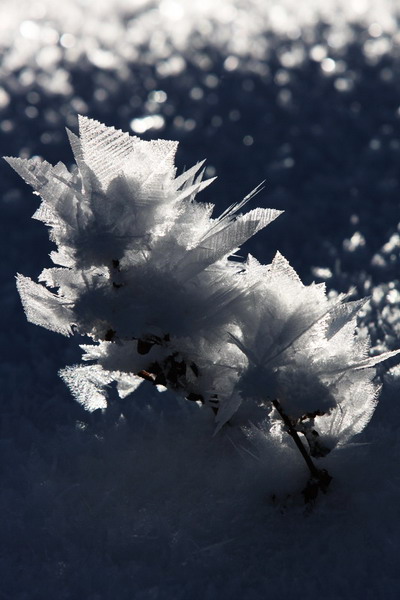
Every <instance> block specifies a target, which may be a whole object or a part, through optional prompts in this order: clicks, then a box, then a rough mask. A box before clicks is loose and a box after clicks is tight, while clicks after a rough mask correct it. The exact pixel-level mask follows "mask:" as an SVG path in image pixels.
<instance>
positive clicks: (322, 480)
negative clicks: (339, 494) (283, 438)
mask: <svg viewBox="0 0 400 600" xmlns="http://www.w3.org/2000/svg"><path fill="white" fill-rule="evenodd" d="M272 404H273V405H274V407H275V408H276V410H277V411H278V413H279V415H280V417H281V419H282V421H283V422H284V423H285V425H286V429H287V432H288V434H289V435H290V436H291V437H292V438H293V441H294V443H295V444H296V446H297V448H298V449H299V451H300V454H301V455H302V457H303V459H304V461H305V463H306V465H307V467H308V469H309V471H310V473H311V479H310V480H309V481H308V483H307V486H306V488H305V489H304V490H303V492H302V493H303V495H304V499H305V502H306V503H310V502H313V501H314V500H315V498H316V496H317V494H318V491H319V490H321V491H322V492H324V493H325V492H326V491H327V489H328V486H329V484H330V482H331V481H332V477H331V476H330V475H329V473H328V471H327V470H326V469H317V467H316V466H315V465H314V463H313V461H312V458H311V456H310V455H309V454H308V452H307V450H306V448H305V447H304V445H303V443H302V441H301V439H300V437H299V434H298V432H297V431H296V429H295V427H294V425H293V423H292V421H291V420H290V418H289V417H288V416H287V414H286V413H285V411H284V410H283V408H282V406H281V405H280V403H279V401H278V400H277V399H274V400H272Z"/></svg>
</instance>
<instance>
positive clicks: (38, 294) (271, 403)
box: [6, 117, 398, 456]
mask: <svg viewBox="0 0 400 600" xmlns="http://www.w3.org/2000/svg"><path fill="white" fill-rule="evenodd" d="M68 136H69V140H70V143H71V147H72V151H73V154H74V157H75V161H76V165H77V170H75V171H74V172H73V173H69V171H68V170H67V169H66V167H65V166H64V165H63V164H62V163H59V164H57V165H56V166H54V167H53V166H52V165H50V164H49V163H48V162H46V161H44V160H40V159H37V158H34V159H30V160H26V159H19V158H7V159H6V160H7V161H8V163H9V164H10V165H11V166H12V167H13V168H14V169H15V170H16V171H17V173H18V174H19V175H20V176H21V177H22V178H23V179H24V180H25V181H26V182H27V183H29V184H30V185H31V186H32V187H33V189H34V190H35V191H36V193H37V194H39V195H40V196H41V198H42V203H41V205H40V207H39V208H38V210H37V211H36V213H35V215H34V217H35V218H36V219H39V220H41V221H43V222H44V223H45V224H46V225H47V226H48V227H49V228H50V238H51V240H52V241H53V242H55V244H56V245H57V250H56V251H55V252H52V253H51V255H50V257H51V259H52V261H53V263H54V264H55V265H57V266H56V267H53V268H46V269H44V270H43V272H42V273H41V275H40V277H39V282H40V283H35V282H33V281H32V280H31V279H29V278H28V277H24V276H23V275H18V278H17V286H18V290H19V293H20V296H21V300H22V304H23V306H24V309H25V312H26V315H27V318H28V320H29V321H31V322H32V323H35V324H37V325H41V326H43V327H46V328H48V329H51V330H52V331H56V332H58V333H62V334H64V335H70V334H71V333H72V331H76V332H78V333H80V334H82V335H86V336H89V337H90V338H91V339H92V342H93V343H92V345H88V344H86V345H84V346H82V349H83V351H84V356H83V360H85V361H87V362H89V363H90V364H89V365H85V366H82V365H76V366H73V367H67V368H66V369H64V370H63V371H62V372H61V376H62V378H63V379H64V381H65V382H66V383H67V385H68V386H69V388H70V389H71V392H72V394H73V395H74V396H75V397H76V398H77V400H78V401H79V402H81V403H82V404H83V405H84V406H85V407H86V408H87V409H88V410H96V409H98V408H102V409H103V408H105V407H106V406H107V391H108V387H109V386H110V384H112V383H115V384H116V389H117V391H118V393H119V395H120V396H121V397H125V396H127V395H129V393H131V392H132V391H134V390H135V389H136V388H137V386H138V385H139V383H140V382H141V381H143V380H144V379H146V380H148V381H151V382H152V383H154V384H155V385H162V386H164V387H168V388H170V389H172V390H174V391H175V392H176V393H179V394H181V395H183V396H185V397H186V398H188V399H190V400H195V401H197V402H200V403H202V404H206V405H209V406H210V407H211V408H212V409H213V411H214V413H216V423H217V430H219V429H221V428H222V427H223V426H224V424H225V423H226V422H227V421H230V420H232V419H233V418H235V414H236V413H237V412H238V411H239V412H240V411H241V410H245V412H246V411H247V414H251V410H250V413H249V406H253V407H254V408H255V409H256V414H257V415H259V414H260V410H259V409H260V408H265V407H267V408H268V410H267V412H266V413H265V414H266V415H268V414H269V419H270V422H271V424H272V425H271V427H270V428H269V431H270V433H269V435H271V436H273V435H276V432H277V431H278V430H279V426H278V425H277V422H278V423H280V427H281V428H282V427H283V426H284V422H286V423H290V431H292V434H293V436H295V437H296V439H297V438H298V435H299V434H301V435H303V436H304V437H305V438H306V439H307V440H308V441H309V442H310V453H311V455H314V456H322V455H323V454H324V453H326V452H327V451H328V450H329V449H332V448H333V447H334V446H335V445H341V444H343V443H345V442H346V441H347V440H348V439H350V438H351V437H352V436H353V435H355V434H356V433H359V432H360V431H361V430H362V429H363V427H365V425H366V424H367V422H368V420H369V419H370V417H371V415H372V413H373V411H374V408H375V405H376V398H377V394H378V391H379V385H378V384H377V383H375V381H374V377H375V368H374V367H375V365H376V364H377V363H379V362H381V361H382V360H386V359H387V358H390V357H393V356H395V355H396V354H397V353H398V351H393V352H389V353H386V354H383V355H381V356H378V357H369V356H368V351H369V347H370V343H369V340H368V338H364V339H360V338H359V337H358V336H357V335H355V329H356V317H357V313H358V311H359V310H360V309H361V307H362V306H363V304H364V302H365V300H357V301H355V302H347V298H346V297H345V296H339V297H337V298H336V299H335V300H334V301H331V300H329V299H328V297H327V295H326V291H325V286H324V285H320V284H318V285H315V284H312V285H309V286H305V285H303V283H302V282H301V280H300V278H299V277H298V275H297V273H296V272H295V270H294V269H293V268H292V267H291V266H290V264H289V263H288V261H287V260H286V259H285V258H284V257H283V256H282V255H281V254H280V253H279V252H277V254H276V256H275V258H274V259H273V261H272V263H271V264H270V265H261V264H260V263H259V262H258V261H257V260H256V259H255V258H253V257H251V256H249V257H248V258H247V259H246V260H245V261H239V260H237V257H236V256H235V257H234V256H233V254H234V253H235V252H236V251H237V249H238V248H239V247H240V246H241V244H243V243H244V242H245V241H246V240H248V239H249V238H251V237H252V236H253V235H254V234H256V233H257V232H259V231H260V230H261V229H263V228H264V227H266V226H267V225H268V224H270V223H271V222H272V221H273V220H274V219H276V218H277V217H278V216H279V215H280V211H279V210H274V209H262V208H254V209H252V210H250V211H249V212H247V213H245V214H242V213H241V211H242V209H243V208H244V207H245V205H246V204H247V203H248V202H249V201H250V200H251V198H253V196H254V195H255V194H256V193H257V192H258V191H259V188H256V189H255V190H254V191H253V192H251V193H250V194H249V195H248V196H247V197H246V198H244V199H243V200H242V201H240V202H237V203H232V204H231V205H230V206H229V208H228V209H226V210H225V211H224V212H223V213H222V214H221V215H220V217H217V218H213V217H212V211H213V208H214V206H213V205H211V204H205V203H201V202H197V199H196V198H197V194H198V193H199V192H201V191H202V190H203V189H204V188H205V187H206V186H208V185H209V184H210V183H211V182H212V181H213V180H212V179H208V180H203V175H204V170H203V163H202V162H200V163H197V164H196V165H194V166H193V167H191V168H189V169H188V170H187V171H185V172H184V173H182V174H181V175H178V176H177V175H176V169H175V165H174V158H175V153H176V150H177V143H176V142H173V141H167V140H154V141H143V140H141V139H140V138H138V137H133V136H130V135H129V134H127V133H124V132H122V131H118V130H116V129H114V128H113V127H107V126H106V125H103V124H102V123H99V122H98V121H94V120H92V119H88V118H86V117H80V118H79V136H77V135H75V134H73V133H71V132H68ZM233 258H235V260H233ZM48 288H50V289H48ZM243 405H245V407H243ZM273 407H278V408H276V410H275V412H274V410H273ZM278 409H279V410H278ZM282 415H283V417H284V422H283V421H280V420H279V418H281V417H282ZM274 432H275V433H274ZM317 434H318V435H319V438H318V439H319V440H320V442H318V444H317V442H316V441H315V436H316V435H317ZM313 436H314V437H313Z"/></svg>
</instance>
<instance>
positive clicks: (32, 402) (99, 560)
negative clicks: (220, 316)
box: [0, 0, 400, 600]
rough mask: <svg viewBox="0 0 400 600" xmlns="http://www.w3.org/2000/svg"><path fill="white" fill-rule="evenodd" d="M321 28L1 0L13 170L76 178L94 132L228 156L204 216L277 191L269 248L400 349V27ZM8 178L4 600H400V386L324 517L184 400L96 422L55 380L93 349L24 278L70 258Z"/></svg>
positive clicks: (355, 19) (393, 22) (291, 470)
mask: <svg viewBox="0 0 400 600" xmlns="http://www.w3.org/2000/svg"><path fill="white" fill-rule="evenodd" d="M319 6H320V3H318V2H311V1H307V2H303V3H301V4H300V3H298V2H290V1H289V0H286V1H285V2H279V3H278V2H272V1H270V2H254V1H253V2H250V1H244V0H243V1H242V2H240V1H239V0H237V1H227V0H226V1H224V2H220V3H218V6H216V3H215V2H213V3H211V2H210V3H209V2H204V1H202V2H192V3H189V2H183V1H179V0H175V1H174V2H172V0H170V1H165V0H163V1H162V2H158V3H157V2H156V3H153V2H133V1H132V0H118V1H116V2H114V3H110V2H100V1H97V2H93V3H92V2H78V1H76V2H75V1H72V0H71V1H70V2H66V3H64V4H63V5H62V8H60V7H59V6H57V9H55V3H53V2H50V0H49V1H37V2H24V1H19V2H18V3H15V2H8V1H6V0H3V2H2V3H1V6H0V23H1V25H0V27H1V29H2V34H1V36H0V39H1V42H0V44H1V49H0V51H1V54H2V63H1V66H0V130H1V134H2V135H1V137H0V145H1V154H2V155H11V156H17V155H18V154H19V155H20V156H22V157H28V156H31V155H34V154H38V155H42V156H45V157H46V158H49V157H50V156H51V157H52V159H51V162H52V163H56V162H57V161H58V160H63V161H65V162H68V161H69V160H70V153H69V149H68V146H67V144H66V142H65V135H64V131H63V127H64V126H66V125H67V126H68V127H72V128H75V127H76V113H78V112H81V113H84V114H87V115H88V116H90V117H93V118H97V119H99V120H101V121H103V122H106V123H107V124H109V125H114V126H115V127H118V128H121V129H123V130H128V129H129V128H131V130H132V131H133V132H134V133H137V134H140V135H144V137H147V139H152V138H155V137H163V138H167V139H172V140H174V139H178V140H179V141H180V151H179V155H178V162H180V166H181V167H183V166H184V165H192V164H194V163H195V162H196V161H197V160H198V159H201V158H207V164H208V165H209V167H208V175H209V176H213V175H215V174H217V175H218V180H217V182H216V183H215V184H213V186H212V188H209V189H208V190H206V191H204V192H203V196H204V200H205V201H210V202H214V203H216V204H217V206H218V208H219V209H220V210H221V211H222V210H223V209H224V208H226V207H227V206H228V205H230V204H231V203H232V202H233V201H239V200H240V199H241V198H242V197H243V196H245V195H246V193H248V192H249V191H250V190H251V189H253V188H254V187H255V185H257V184H258V183H259V182H260V181H262V180H264V179H266V180H267V184H266V189H265V191H264V192H263V197H262V200H263V202H265V206H274V207H275V208H277V209H284V210H285V215H284V216H282V217H281V218H280V219H279V221H277V222H276V224H274V226H273V228H272V227H269V228H268V230H267V231H266V233H265V236H263V235H259V237H258V238H257V239H255V240H254V242H253V243H252V244H251V245H250V246H249V250H250V251H251V252H252V254H254V255H255V256H257V258H259V259H261V260H262V261H263V262H267V261H270V260H271V259H272V256H273V254H274V253H275V251H276V250H277V249H279V250H280V251H281V252H282V253H283V254H284V255H285V256H286V257H287V258H288V259H289V261H290V263H291V264H293V266H294V267H295V269H296V271H298V272H299V274H300V276H301V277H302V279H303V280H305V281H308V282H309V281H312V280H313V279H316V280H317V281H321V280H325V281H326V282H327V285H328V288H330V289H331V290H337V291H347V290H348V289H349V287H350V286H352V285H354V286H356V289H357V293H358V294H359V295H360V296H363V295H365V294H371V296H372V299H371V303H370V305H368V306H367V307H366V308H365V309H364V315H363V317H362V321H361V327H362V328H365V329H368V330H369V332H370V334H371V336H372V339H373V343H374V345H375V350H374V352H378V350H379V351H382V350H392V349H395V348H397V347H399V323H400V312H399V309H400V293H399V282H398V268H399V235H398V227H397V224H398V222H399V204H398V197H399V195H398V194H399V177H398V173H399V161H400V144H399V141H398V140H399V129H400V121H399V114H400V113H399V110H398V109H399V106H400V90H399V79H398V72H399V66H400V62H399V34H398V30H397V27H398V26H397V15H396V11H395V9H394V8H393V6H394V4H393V2H389V1H388V2H382V1H379V0H375V1H374V0H370V1H369V2H367V1H360V0H358V1H356V0H353V1H351V2H350V1H348V2H339V1H337V2H333V1H332V2H325V3H324V14H323V15H317V10H318V9H319ZM340 6H341V7H342V8H341V10H339V7H340ZM1 169H2V181H1V186H2V194H1V201H2V205H3V206H2V221H1V224H0V228H1V239H2V247H3V252H2V255H1V259H0V260H1V263H0V272H1V302H2V310H1V320H2V325H1V333H0V335H1V347H2V361H1V365H0V372H1V381H2V386H1V404H2V410H1V439H0V448H1V456H2V460H1V466H0V469H1V482H2V483H1V494H0V507H1V513H0V514H1V515H2V519H1V524H0V528H1V532H0V539H1V554H0V561H1V562H0V565H1V566H0V569H1V573H0V575H1V577H0V597H2V598H7V599H8V598H10V599H13V600H14V599H18V600H22V599H29V600H31V599H36V598H37V599H42V598H61V599H63V598H66V599H67V598H68V599H69V598H71V599H75V598H79V599H81V598H85V599H91V600H94V599H103V598H104V599H106V598H107V599H108V598H118V599H122V600H124V599H125V598H126V599H128V598H129V599H131V598H135V600H136V599H146V600H147V599H158V598H160V599H164V598H166V599H170V598H173V599H175V598H178V599H179V598H182V599H185V598H189V597H190V598H202V599H203V598H207V599H214V598H218V599H219V598H224V599H225V598H244V599H249V600H253V599H258V598H260V599H261V598H262V599H264V598H269V597H275V596H277V597H281V598H288V599H291V598H295V597H296V598H297V597H299V596H302V595H304V596H307V597H308V598H320V597H323V598H327V599H337V598H345V599H346V598H348V599H354V598H356V599H358V598H367V599H368V598H374V599H376V598H382V599H383V598H384V599H391V598H398V596H399V593H400V581H399V579H400V575H399V568H398V567H399V564H398V553H399V547H398V546H399V544H398V539H399V535H400V526H399V509H398V507H399V500H400V498H399V496H400V481H399V470H398V456H399V450H400V448H399V441H400V440H399V435H398V426H397V423H398V417H400V409H399V404H398V402H397V396H398V394H399V372H398V370H396V368H394V369H393V370H392V372H391V374H390V375H388V376H386V385H385V388H384V391H383V393H382V396H381V399H380V402H379V405H378V408H377V410H376V412H375V415H374V417H373V419H372V421H371V423H370V425H369V426H368V428H367V429H366V430H365V432H364V433H363V434H362V436H360V437H359V438H357V439H356V440H355V442H354V443H353V444H352V445H349V446H347V447H346V448H343V449H342V450H340V451H338V452H336V453H335V454H332V455H331V456H329V457H327V458H326V461H327V463H326V464H327V468H328V469H329V471H330V472H331V474H332V475H333V476H334V480H333V483H332V485H331V488H330V489H329V493H328V494H327V495H326V496H322V497H321V498H319V501H318V503H317V504H316V506H315V507H314V509H313V510H312V511H307V510H305V508H304V505H303V502H302V498H301V494H300V490H301V489H302V487H303V486H304V481H305V478H306V477H307V474H306V472H305V468H304V467H303V465H302V464H301V460H300V458H299V459H298V458H297V455H296V453H295V452H294V451H293V452H292V451H291V450H284V449H283V448H282V447H275V446H274V447H268V446H267V445H266V442H265V438H263V437H262V436H260V435H259V434H258V432H257V431H256V430H254V429H251V428H250V430H249V431H247V432H239V431H237V430H235V429H234V428H231V430H230V429H229V427H227V428H225V429H223V430H221V432H220V433H219V434H218V435H216V436H213V435H212V434H213V431H214V422H213V415H212V414H209V413H208V412H207V411H202V410H200V409H199V408H198V407H197V406H196V405H192V404H189V403H187V402H186V403H185V402H184V401H182V400H180V399H177V398H173V397H171V395H170V393H169V392H165V393H163V394H159V393H158V392H156V390H154V389H153V388H151V387H148V389H147V392H146V394H145V393H144V392H143V387H141V389H140V390H138V392H137V393H136V395H135V396H134V398H133V399H132V398H130V397H129V398H126V399H125V400H119V399H117V395H116V394H115V396H114V402H113V403H112V406H111V407H110V409H109V410H108V411H107V412H106V414H105V415H101V414H98V413H96V412H95V413H93V414H92V415H90V414H88V413H87V412H85V411H84V410H83V409H82V408H81V407H80V406H79V405H78V404H76V403H75V402H74V401H73V400H72V399H71V398H70V395H69V392H68V390H67V389H66V387H65V386H64V384H63V382H62V381H61V380H60V379H59V378H58V377H57V375H56V373H57V371H58V369H59V368H61V367H62V366H64V365H65V364H73V363H75V362H77V361H78V360H79V355H80V353H79V351H78V348H77V342H76V345H75V343H74V340H72V341H71V340H68V339H65V340H63V339H59V337H60V336H56V335H54V334H53V333H51V332H46V331H43V330H41V329H40V328H38V327H35V326H33V325H30V324H28V323H26V320H25V316H24V314H23V310H22V307H21V304H20V301H19V298H18V295H17V292H16V288H15V280H14V276H15V273H16V272H23V273H25V274H29V275H30V276H31V277H33V278H36V277H37V275H38V273H39V271H40V270H41V269H42V267H43V257H44V256H45V255H46V253H48V252H49V251H50V250H52V249H53V248H52V247H50V245H49V243H48V241H47V234H46V232H45V230H44V228H43V227H42V225H41V224H39V223H37V222H35V221H32V220H31V219H30V217H31V215H32V213H33V212H34V211H35V210H36V209H37V206H38V201H37V198H35V197H32V195H31V194H30V193H29V191H28V190H27V188H26V186H25V185H24V184H23V183H22V182H21V183H20V182H19V181H18V179H17V178H16V177H15V176H14V174H13V173H12V172H11V170H10V169H9V167H8V166H7V165H6V164H5V163H4V165H3V166H2V167H1ZM180 170H181V169H180ZM258 200H260V197H259V198H258ZM48 266H50V261H49V264H48ZM121 415H122V416H121ZM282 452H283V453H286V454H284V455H283V456H282ZM282 463H286V464H285V469H282V468H281V467H279V468H277V465H279V466H280V465H282Z"/></svg>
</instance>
